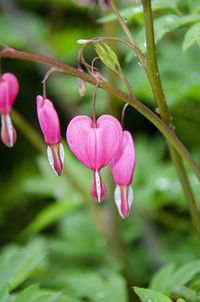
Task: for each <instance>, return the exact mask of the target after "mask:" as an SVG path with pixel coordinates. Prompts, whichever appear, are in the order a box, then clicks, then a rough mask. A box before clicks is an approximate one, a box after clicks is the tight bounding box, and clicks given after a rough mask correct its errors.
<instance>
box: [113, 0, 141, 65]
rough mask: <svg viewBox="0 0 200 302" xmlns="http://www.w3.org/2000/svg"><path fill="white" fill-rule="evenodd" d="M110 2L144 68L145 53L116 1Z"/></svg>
mask: <svg viewBox="0 0 200 302" xmlns="http://www.w3.org/2000/svg"><path fill="white" fill-rule="evenodd" d="M109 4H110V7H111V8H112V10H113V12H114V14H115V15H116V17H117V19H118V21H119V23H120V25H121V27H122V29H123V31H124V33H125V34H126V36H127V37H128V39H129V41H130V42H131V44H132V45H134V47H135V52H136V55H137V57H138V60H139V61H140V63H141V64H142V66H143V67H144V68H146V67H145V65H144V55H143V53H142V52H141V50H140V49H139V48H138V46H137V44H136V42H135V40H134V38H133V36H132V34H131V32H130V30H129V29H128V27H127V25H126V24H125V22H124V20H123V18H122V16H121V15H120V13H119V11H118V9H117V7H116V5H115V4H114V2H113V1H112V0H109Z"/></svg>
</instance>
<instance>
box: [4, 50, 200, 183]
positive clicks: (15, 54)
mask: <svg viewBox="0 0 200 302" xmlns="http://www.w3.org/2000/svg"><path fill="white" fill-rule="evenodd" d="M0 57H7V58H15V59H21V60H28V61H36V62H41V63H45V64H49V65H52V66H55V67H58V68H60V69H61V70H62V71H63V72H64V73H66V74H70V75H72V76H75V77H78V78H80V79H82V80H84V81H86V82H88V83H91V84H93V85H96V84H97V80H96V79H95V78H94V77H91V76H89V75H88V74H86V73H84V72H81V71H79V70H78V69H76V68H74V67H72V66H70V65H68V64H65V63H63V62H61V61H59V60H55V59H52V58H49V57H46V56H41V55H37V54H33V53H29V52H24V51H19V50H16V49H13V48H4V49H3V50H1V51H0ZM100 87H101V88H102V89H104V90H105V91H108V92H109V93H111V94H112V95H115V96H116V97H118V98H120V99H122V100H123V101H125V102H126V103H129V104H130V105H131V106H132V107H134V108H135V109H136V110H137V111H138V112H140V113H141V114H142V115H144V116H145V117H146V118H147V119H148V120H150V121H151V122H152V124H154V125H155V126H156V127H157V128H158V130H160V132H161V133H162V134H163V135H164V136H165V137H166V138H167V139H168V140H169V141H170V143H171V144H172V145H173V146H174V147H175V149H176V150H177V151H178V152H179V154H180V155H181V156H182V157H183V158H185V160H186V161H187V162H188V164H189V166H190V167H191V169H192V170H193V171H194V173H195V174H196V176H197V178H198V179H199V180H200V167H199V166H198V164H197V163H196V162H195V160H194V159H193V157H192V156H191V154H190V153H189V151H188V150H187V149H186V148H185V146H184V145H183V144H182V142H181V141H180V140H179V139H178V138H177V137H176V135H175V133H174V132H173V131H172V130H171V129H170V128H169V127H168V126H167V125H166V124H165V123H164V122H163V121H162V120H161V119H160V118H159V117H158V116H157V115H156V114H155V113H154V112H152V111H151V110H150V109H149V108H148V107H147V106H145V105H144V104H142V103H141V102H139V101H138V100H137V99H136V98H134V97H133V96H130V95H128V94H126V93H125V92H123V91H121V90H119V89H117V88H116V87H113V86H112V85H110V84H108V83H106V82H105V83H102V84H101V86H100Z"/></svg>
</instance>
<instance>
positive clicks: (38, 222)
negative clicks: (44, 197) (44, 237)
mask: <svg viewBox="0 0 200 302" xmlns="http://www.w3.org/2000/svg"><path fill="white" fill-rule="evenodd" d="M81 204H82V202H81V201H78V200H75V201H73V200H68V201H60V202H59V201H57V202H54V203H52V204H50V205H48V206H47V207H45V208H44V209H43V210H42V211H40V212H39V214H38V215H37V216H36V218H35V219H34V220H33V221H32V222H31V224H30V225H29V226H28V227H27V228H26V229H25V231H24V232H23V234H22V236H24V235H25V236H31V235H33V234H35V233H38V232H39V231H41V230H43V229H44V228H46V227H48V226H49V225H51V224H53V223H54V222H56V221H57V220H59V219H60V218H61V217H62V216H63V215H64V214H66V213H69V212H71V211H73V210H75V209H77V208H80V206H81Z"/></svg>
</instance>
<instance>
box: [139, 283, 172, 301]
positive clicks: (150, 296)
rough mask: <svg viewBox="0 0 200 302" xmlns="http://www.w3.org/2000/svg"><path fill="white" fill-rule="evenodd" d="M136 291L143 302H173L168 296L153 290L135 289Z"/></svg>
mask: <svg viewBox="0 0 200 302" xmlns="http://www.w3.org/2000/svg"><path fill="white" fill-rule="evenodd" d="M134 291H135V292H136V294H137V295H138V296H139V297H140V299H141V300H142V301H143V302H171V300H170V299H169V298H168V297H167V296H165V295H163V294H161V293H159V292H156V291H154V290H152V289H146V288H140V287H134Z"/></svg>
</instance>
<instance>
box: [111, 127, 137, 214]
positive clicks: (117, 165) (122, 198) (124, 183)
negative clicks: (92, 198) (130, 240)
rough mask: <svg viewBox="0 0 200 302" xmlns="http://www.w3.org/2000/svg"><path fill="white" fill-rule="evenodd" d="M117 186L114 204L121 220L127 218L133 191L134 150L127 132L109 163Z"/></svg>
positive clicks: (124, 132)
mask: <svg viewBox="0 0 200 302" xmlns="http://www.w3.org/2000/svg"><path fill="white" fill-rule="evenodd" d="M110 166H111V170H112V174H113V177H114V180H115V182H116V184H117V187H116V189H115V203H116V205H117V208H118V211H119V213H120V215H121V217H122V218H124V219H125V218H127V216H128V214H129V210H130V207H131V205H132V203H133V189H132V188H131V186H130V184H131V183H132V179H133V172H134V168H135V148H134V143H133V139H132V136H131V134H130V132H129V131H123V138H122V143H121V145H120V147H119V149H118V150H117V152H116V153H115V155H114V156H113V158H112V159H111V162H110Z"/></svg>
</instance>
